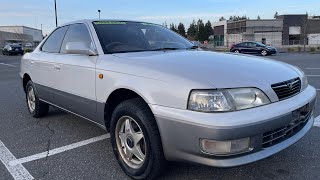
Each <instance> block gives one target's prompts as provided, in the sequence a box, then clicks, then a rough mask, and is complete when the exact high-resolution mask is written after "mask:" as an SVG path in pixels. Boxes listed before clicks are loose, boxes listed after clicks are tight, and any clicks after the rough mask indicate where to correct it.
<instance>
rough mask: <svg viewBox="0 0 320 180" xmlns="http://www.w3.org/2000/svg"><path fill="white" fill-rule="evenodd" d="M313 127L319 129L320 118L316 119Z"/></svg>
mask: <svg viewBox="0 0 320 180" xmlns="http://www.w3.org/2000/svg"><path fill="white" fill-rule="evenodd" d="M313 126H317V127H320V116H318V117H316V118H315V119H314V124H313Z"/></svg>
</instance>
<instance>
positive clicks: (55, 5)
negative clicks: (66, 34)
mask: <svg viewBox="0 0 320 180" xmlns="http://www.w3.org/2000/svg"><path fill="white" fill-rule="evenodd" d="M54 13H55V15H56V27H58V18H57V2H56V0H54Z"/></svg>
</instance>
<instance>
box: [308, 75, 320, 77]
mask: <svg viewBox="0 0 320 180" xmlns="http://www.w3.org/2000/svg"><path fill="white" fill-rule="evenodd" d="M307 76H308V77H319V76H320V75H307Z"/></svg>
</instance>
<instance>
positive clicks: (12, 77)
mask: <svg viewBox="0 0 320 180" xmlns="http://www.w3.org/2000/svg"><path fill="white" fill-rule="evenodd" d="M20 58H21V56H1V55H0V94H1V95H0V146H1V143H2V144H3V145H4V146H5V147H6V148H5V150H4V151H3V152H0V153H2V154H0V158H1V157H2V158H3V159H6V158H7V160H8V158H9V157H10V158H11V161H10V163H11V164H10V163H9V161H8V162H7V163H1V162H0V180H2V179H3V180H7V179H9V180H10V179H14V178H13V177H20V176H21V173H20V174H19V173H16V174H14V173H15V172H23V173H25V174H24V175H25V176H26V177H33V178H34V179H90V180H95V179H108V180H109V179H129V178H128V177H127V176H126V175H125V174H124V173H123V172H122V170H121V168H120V167H119V165H118V164H117V162H116V160H115V158H114V156H113V152H112V147H111V143H110V141H109V139H108V136H106V133H107V132H106V131H105V130H103V129H101V128H99V127H97V126H96V125H95V124H93V123H91V122H88V121H86V120H84V119H82V118H80V117H77V116H74V115H72V114H69V113H66V112H64V111H61V110H59V109H57V108H53V107H50V112H49V114H48V116H46V117H44V118H41V119H34V118H32V117H31V116H30V115H29V113H28V110H27V106H26V102H25V95H24V92H23V90H22V86H21V84H22V83H21V80H20V78H19V75H18V73H19V63H20V62H19V61H20ZM268 58H272V59H276V60H279V61H283V62H287V63H290V64H293V65H295V66H298V67H300V68H301V69H302V70H303V71H305V73H306V74H307V75H308V78H309V83H310V84H311V85H313V86H314V87H315V88H317V89H318V92H319V91H320V54H307V53H292V54H278V55H275V56H269V57H268ZM319 102H320V101H319V96H318V104H317V108H316V111H315V114H316V116H318V115H319V114H320V109H319V108H320V107H319ZM319 142H320V128H319V127H313V128H312V129H311V131H310V132H309V133H308V134H307V135H306V136H305V137H304V138H303V139H301V140H300V141H299V142H298V143H296V144H294V145H292V146H291V147H289V148H287V149H285V150H283V151H282V152H280V153H278V154H275V155H273V156H271V157H269V158H267V159H264V160H261V161H258V162H255V163H251V164H248V165H244V166H240V167H234V168H214V167H207V166H200V165H193V164H186V163H181V162H172V163H169V164H168V167H167V171H166V172H165V174H163V175H162V176H161V177H160V179H168V180H170V179H177V180H178V179H194V180H195V179H201V180H203V179H244V180H248V179H259V180H260V179H319V177H320V171H319V169H320V163H319V162H320V151H319V149H320V143H319ZM0 149H1V148H0ZM48 150H50V151H49V153H48V152H47V151H48ZM52 152H55V153H56V154H54V153H53V154H52ZM10 153H11V155H10ZM4 154H5V155H4ZM3 159H2V160H3ZM12 159H13V161H12ZM4 161H5V160H4ZM12 162H18V163H21V166H19V167H15V166H10V165H12ZM12 174H14V176H13V175H12Z"/></svg>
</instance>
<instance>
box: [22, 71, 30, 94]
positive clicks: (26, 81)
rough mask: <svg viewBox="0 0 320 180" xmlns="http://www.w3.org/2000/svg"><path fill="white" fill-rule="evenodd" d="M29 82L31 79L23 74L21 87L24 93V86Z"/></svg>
mask: <svg viewBox="0 0 320 180" xmlns="http://www.w3.org/2000/svg"><path fill="white" fill-rule="evenodd" d="M30 80H31V77H30V76H29V74H27V73H25V74H24V75H23V78H22V85H23V90H24V92H26V85H27V83H28V82H29V81H30Z"/></svg>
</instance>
